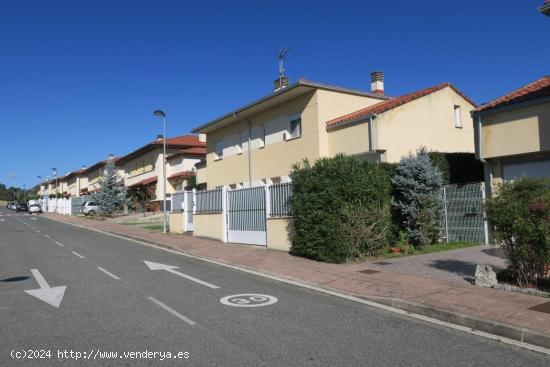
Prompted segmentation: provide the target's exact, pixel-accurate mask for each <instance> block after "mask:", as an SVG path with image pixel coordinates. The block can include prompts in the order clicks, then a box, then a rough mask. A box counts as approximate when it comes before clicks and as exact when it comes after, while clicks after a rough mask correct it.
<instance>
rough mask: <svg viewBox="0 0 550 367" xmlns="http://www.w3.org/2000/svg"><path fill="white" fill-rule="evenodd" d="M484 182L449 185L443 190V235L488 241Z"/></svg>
mask: <svg viewBox="0 0 550 367" xmlns="http://www.w3.org/2000/svg"><path fill="white" fill-rule="evenodd" d="M483 185H484V184H483V182H476V183H467V184H455V185H447V186H445V187H443V189H442V190H441V195H442V196H443V202H444V210H443V213H442V219H441V221H442V224H443V226H442V227H443V235H442V237H443V238H444V239H446V240H447V242H451V241H471V242H479V243H485V242H486V238H485V237H486V222H485V213H484V211H483V201H484V186H483Z"/></svg>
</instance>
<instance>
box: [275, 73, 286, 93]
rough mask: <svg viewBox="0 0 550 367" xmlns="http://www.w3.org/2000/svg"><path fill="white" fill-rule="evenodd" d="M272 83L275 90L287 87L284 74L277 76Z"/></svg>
mask: <svg viewBox="0 0 550 367" xmlns="http://www.w3.org/2000/svg"><path fill="white" fill-rule="evenodd" d="M274 84H275V92H278V91H280V90H281V89H283V88H286V87H288V78H287V77H286V76H283V77H281V78H277V79H275V81H274Z"/></svg>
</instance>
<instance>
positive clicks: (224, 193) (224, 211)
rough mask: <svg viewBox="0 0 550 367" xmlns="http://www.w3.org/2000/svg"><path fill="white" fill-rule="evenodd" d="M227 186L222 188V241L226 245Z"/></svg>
mask: <svg viewBox="0 0 550 367" xmlns="http://www.w3.org/2000/svg"><path fill="white" fill-rule="evenodd" d="M227 204H228V203H227V186H223V187H222V241H223V242H225V243H227V219H228V218H227V206H228V205H227Z"/></svg>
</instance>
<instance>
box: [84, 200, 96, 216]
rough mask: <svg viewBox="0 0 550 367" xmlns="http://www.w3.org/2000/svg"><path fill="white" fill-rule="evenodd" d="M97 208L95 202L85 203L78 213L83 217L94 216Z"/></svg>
mask: <svg viewBox="0 0 550 367" xmlns="http://www.w3.org/2000/svg"><path fill="white" fill-rule="evenodd" d="M97 210H98V207H97V203H96V202H95V201H85V202H84V204H82V207H81V208H80V211H81V212H82V214H84V215H94V214H95V213H97Z"/></svg>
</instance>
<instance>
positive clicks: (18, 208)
mask: <svg viewBox="0 0 550 367" xmlns="http://www.w3.org/2000/svg"><path fill="white" fill-rule="evenodd" d="M27 210H29V207H28V206H27V203H17V204H16V205H15V211H17V212H26V211H27Z"/></svg>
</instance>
